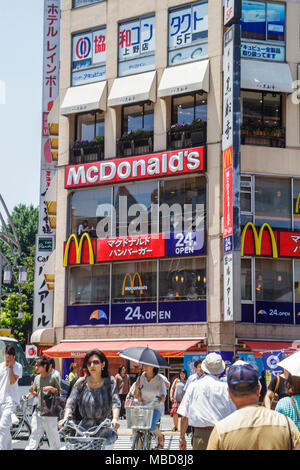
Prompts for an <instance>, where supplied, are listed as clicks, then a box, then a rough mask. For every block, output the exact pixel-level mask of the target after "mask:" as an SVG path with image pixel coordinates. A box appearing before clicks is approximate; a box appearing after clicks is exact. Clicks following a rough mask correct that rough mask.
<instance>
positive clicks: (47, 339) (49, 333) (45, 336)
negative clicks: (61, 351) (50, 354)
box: [30, 328, 55, 344]
mask: <svg viewBox="0 0 300 470" xmlns="http://www.w3.org/2000/svg"><path fill="white" fill-rule="evenodd" d="M54 337H55V336H54V328H40V329H38V330H35V331H34V332H33V333H32V335H31V337H30V342H31V343H32V344H34V343H42V344H54Z"/></svg>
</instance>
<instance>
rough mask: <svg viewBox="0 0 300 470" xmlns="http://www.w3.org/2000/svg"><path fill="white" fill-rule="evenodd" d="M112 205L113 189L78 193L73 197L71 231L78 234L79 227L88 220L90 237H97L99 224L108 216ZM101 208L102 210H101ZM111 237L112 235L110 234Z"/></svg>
mask: <svg viewBox="0 0 300 470" xmlns="http://www.w3.org/2000/svg"><path fill="white" fill-rule="evenodd" d="M110 204H111V188H104V189H96V190H85V191H76V192H75V193H73V195H72V197H71V211H70V212H71V230H72V233H75V234H78V228H79V225H80V224H82V223H83V221H84V220H87V222H88V227H90V230H91V231H90V232H89V234H90V236H91V237H96V227H97V223H98V222H99V221H101V220H102V219H103V218H104V217H106V216H107V215H109V214H108V212H107V213H105V210H103V208H105V206H106V207H107V208H108V209H107V211H108V210H109V207H110ZM101 206H102V207H101ZM100 207H101V209H100ZM108 236H110V234H108Z"/></svg>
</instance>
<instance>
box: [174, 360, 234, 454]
mask: <svg viewBox="0 0 300 470" xmlns="http://www.w3.org/2000/svg"><path fill="white" fill-rule="evenodd" d="M201 367H202V370H203V376H202V378H201V380H197V381H195V382H192V383H191V384H190V385H189V387H188V388H187V390H186V392H185V394H184V396H183V399H182V401H181V403H180V406H179V408H178V411H177V412H178V414H180V415H181V416H182V419H181V428H180V441H179V448H180V450H186V441H185V433H186V430H187V427H188V426H192V427H193V439H192V445H193V450H205V449H206V446H207V443H208V439H209V436H210V434H211V432H212V430H213V427H214V425H215V424H216V423H217V422H218V421H220V420H221V419H223V418H225V416H228V415H229V414H230V413H232V412H233V411H235V409H236V408H235V406H234V404H233V403H232V401H231V399H230V398H229V394H228V389H227V384H226V383H224V382H222V381H221V380H220V379H219V378H218V376H219V375H221V374H222V373H223V372H224V370H225V363H224V361H223V360H222V357H221V355H220V354H217V353H210V354H207V356H206V358H205V359H204V361H203V362H202V365H201Z"/></svg>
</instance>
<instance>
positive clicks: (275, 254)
mask: <svg viewBox="0 0 300 470" xmlns="http://www.w3.org/2000/svg"><path fill="white" fill-rule="evenodd" d="M249 228H250V230H252V232H253V237H254V246H255V254H256V255H257V256H260V255H261V244H262V237H263V234H264V230H265V229H267V230H268V231H269V234H270V238H271V245H272V253H273V258H278V250H277V243H276V239H275V235H274V232H273V230H272V229H271V227H270V225H269V224H267V223H266V222H265V223H264V224H263V225H262V226H261V227H260V230H259V234H257V230H256V228H255V226H254V225H253V223H252V222H248V223H247V224H246V225H245V227H244V229H243V232H242V235H241V256H244V248H245V238H246V233H247V230H248V229H249Z"/></svg>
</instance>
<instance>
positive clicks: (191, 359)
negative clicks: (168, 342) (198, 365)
mask: <svg viewBox="0 0 300 470" xmlns="http://www.w3.org/2000/svg"><path fill="white" fill-rule="evenodd" d="M205 356H206V354H197V353H185V354H184V358H183V368H184V369H185V370H186V371H187V374H188V377H189V376H190V375H192V374H194V373H195V372H196V370H195V367H194V363H195V362H196V361H199V360H201V361H203V360H204V359H205Z"/></svg>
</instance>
